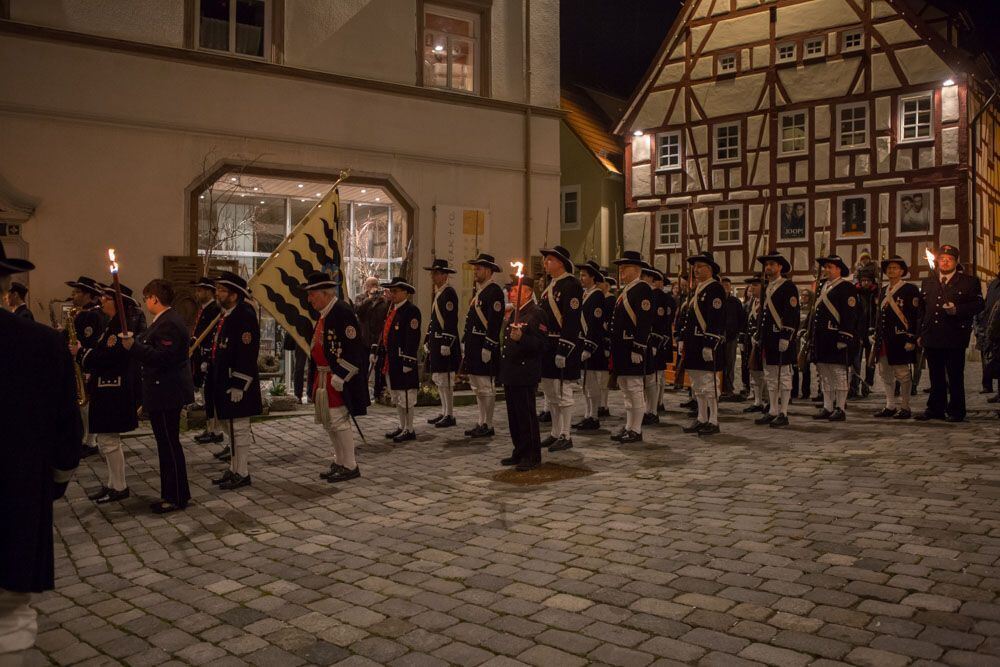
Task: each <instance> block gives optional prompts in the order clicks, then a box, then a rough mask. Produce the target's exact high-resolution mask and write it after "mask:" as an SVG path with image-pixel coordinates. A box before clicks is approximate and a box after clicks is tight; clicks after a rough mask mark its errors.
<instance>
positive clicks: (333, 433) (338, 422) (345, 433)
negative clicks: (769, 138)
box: [326, 405, 358, 470]
mask: <svg viewBox="0 0 1000 667" xmlns="http://www.w3.org/2000/svg"><path fill="white" fill-rule="evenodd" d="M326 432H327V435H329V436H330V444H331V445H333V462H334V463H336V464H338V465H341V466H344V467H345V468H347V469H348V470H354V469H355V468H357V467H358V462H357V460H355V458H354V431H352V430H351V417H350V415H348V414H347V408H346V407H344V406H343V405H340V406H337V407H335V408H330V425H329V426H328V427H327V429H326Z"/></svg>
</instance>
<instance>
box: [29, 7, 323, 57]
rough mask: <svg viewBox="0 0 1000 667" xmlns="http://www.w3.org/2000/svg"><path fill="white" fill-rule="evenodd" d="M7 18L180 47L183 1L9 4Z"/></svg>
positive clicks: (182, 28) (62, 28) (182, 29)
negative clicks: (8, 15)
mask: <svg viewBox="0 0 1000 667" xmlns="http://www.w3.org/2000/svg"><path fill="white" fill-rule="evenodd" d="M339 1H340V0H338V2H339ZM293 4H294V3H293ZM10 18H11V20H13V21H21V22H23V23H33V24H35V25H42V26H47V27H50V28H59V29H60V30H70V31H73V32H83V33H87V34H92V35H104V36H107V37H116V38H118V39H127V40H132V41H135V42H146V43H149V44H166V45H168V46H184V0H10Z"/></svg>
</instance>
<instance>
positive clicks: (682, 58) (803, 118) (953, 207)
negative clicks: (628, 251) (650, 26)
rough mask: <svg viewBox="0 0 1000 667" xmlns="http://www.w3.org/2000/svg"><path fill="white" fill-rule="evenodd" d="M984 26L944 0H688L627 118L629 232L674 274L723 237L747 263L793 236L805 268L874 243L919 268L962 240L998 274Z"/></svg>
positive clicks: (725, 258) (876, 249)
mask: <svg viewBox="0 0 1000 667" xmlns="http://www.w3.org/2000/svg"><path fill="white" fill-rule="evenodd" d="M970 26H971V23H970V22H969V21H968V20H967V18H966V17H965V16H964V15H963V14H962V13H961V12H957V11H954V10H951V9H949V7H948V5H947V3H946V2H944V1H943V0H934V1H933V2H927V1H925V0H689V1H688V2H686V3H685V5H684V7H683V8H682V9H681V10H680V14H679V15H678V18H677V20H676V22H675V23H674V25H673V26H672V28H671V29H670V31H669V33H668V35H667V37H666V39H665V41H664V43H663V45H662V47H661V49H660V51H659V53H658V55H657V57H656V59H655V60H654V62H653V63H652V64H651V66H650V68H649V71H648V73H647V75H646V76H645V78H644V79H643V81H642V82H641V84H640V86H639V88H638V89H637V91H636V92H635V94H634V96H633V98H632V99H631V100H630V102H629V105H628V107H627V109H626V112H625V114H624V116H623V118H622V120H621V121H620V123H619V125H618V127H617V128H616V131H617V132H618V133H619V134H621V135H623V136H624V138H625V139H626V141H627V145H626V159H625V163H626V164H625V167H626V188H627V191H626V208H627V211H628V212H627V214H626V217H625V222H624V227H625V239H626V245H627V246H628V247H630V248H635V247H640V246H641V247H643V248H644V250H646V251H648V252H649V253H650V254H651V255H652V256H653V257H654V261H655V263H656V265H657V266H659V267H660V268H666V269H667V270H669V271H671V272H672V273H673V272H676V271H677V269H678V267H679V266H681V264H680V261H681V257H682V255H683V254H686V253H691V252H695V251H698V250H711V251H713V252H714V253H715V256H716V258H717V259H718V261H719V263H720V264H721V265H722V267H723V269H724V271H726V272H727V273H729V274H730V275H734V276H739V275H746V274H748V273H749V272H751V271H754V270H756V267H755V266H754V264H753V257H754V256H755V255H756V254H760V253H761V252H763V251H765V250H766V249H767V248H771V247H776V248H778V249H779V250H781V251H782V252H783V253H784V254H785V255H786V256H787V257H789V258H790V259H791V260H792V264H793V271H794V273H795V275H796V276H798V277H800V278H801V279H806V276H807V275H808V274H810V273H811V272H812V271H813V270H814V266H815V263H814V261H813V260H814V259H815V257H817V256H818V255H820V254H821V253H830V252H835V253H837V254H840V255H841V256H843V257H844V259H845V261H847V262H848V263H853V262H854V261H856V260H857V258H858V256H859V255H860V254H861V253H862V252H863V251H865V250H869V251H870V252H871V254H872V256H873V257H875V258H876V260H877V258H878V254H879V253H880V252H881V251H885V252H888V254H890V255H892V254H896V253H898V254H899V255H901V256H903V257H904V258H906V259H907V260H908V261H909V262H910V264H911V267H915V268H916V267H919V268H918V269H917V275H919V274H920V273H923V272H924V271H926V262H925V260H924V250H925V248H930V247H934V246H936V245H938V244H941V243H952V244H955V245H958V246H959V247H960V248H961V249H962V255H963V257H962V261H963V262H964V263H965V264H966V266H967V267H972V266H974V267H975V269H976V270H977V271H978V272H979V273H980V274H981V275H984V276H991V275H994V274H995V273H996V271H997V238H998V237H997V233H998V231H1000V230H998V229H997V225H996V213H997V207H998V190H997V182H998V178H997V176H998V174H997V157H998V156H997V152H998V148H997V122H998V117H997V113H996V111H995V108H993V106H992V105H989V106H988V107H987V108H986V110H985V113H983V114H982V115H981V117H979V118H978V128H979V132H978V135H977V140H976V141H975V144H974V145H973V141H972V128H973V122H974V119H976V117H977V114H978V112H979V111H980V110H982V109H984V106H987V101H986V100H987V98H989V96H990V93H991V88H992V86H991V82H992V81H994V73H993V70H992V68H991V67H990V66H989V63H988V62H986V61H985V60H984V59H982V58H978V59H977V58H975V57H973V56H972V55H971V54H970V51H969V50H968V49H967V48H965V47H966V46H967V45H968V44H969V43H970V42H969V39H970V37H972V35H971V34H970ZM974 162H975V165H974ZM974 166H975V169H974ZM973 179H975V187H974V188H973V182H974V181H973ZM973 193H975V197H976V198H977V199H978V200H979V201H980V204H981V205H980V210H979V213H980V215H979V216H978V217H979V219H978V220H976V219H975V216H974V212H973V207H972V206H971V202H972V197H973ZM973 239H975V241H976V245H975V246H974V245H973Z"/></svg>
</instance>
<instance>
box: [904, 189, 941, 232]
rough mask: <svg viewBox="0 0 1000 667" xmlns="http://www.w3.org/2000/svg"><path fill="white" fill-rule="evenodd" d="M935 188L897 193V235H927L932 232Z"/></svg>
mask: <svg viewBox="0 0 1000 667" xmlns="http://www.w3.org/2000/svg"><path fill="white" fill-rule="evenodd" d="M933 211H934V190H930V189H928V190H907V191H902V192H897V193H896V236H927V235H929V234H930V233H931V218H932V216H933Z"/></svg>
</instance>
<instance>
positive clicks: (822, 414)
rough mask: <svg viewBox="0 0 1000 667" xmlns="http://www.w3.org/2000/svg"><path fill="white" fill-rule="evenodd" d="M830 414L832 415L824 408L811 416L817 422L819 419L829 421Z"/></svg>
mask: <svg viewBox="0 0 1000 667" xmlns="http://www.w3.org/2000/svg"><path fill="white" fill-rule="evenodd" d="M832 414H833V413H832V412H830V411H829V410H827V409H826V408H823V409H822V410H820V411H819V412H817V413H816V414H814V415H813V419H815V420H817V421H819V420H820V419H829V418H830V415H832Z"/></svg>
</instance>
